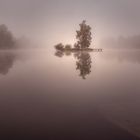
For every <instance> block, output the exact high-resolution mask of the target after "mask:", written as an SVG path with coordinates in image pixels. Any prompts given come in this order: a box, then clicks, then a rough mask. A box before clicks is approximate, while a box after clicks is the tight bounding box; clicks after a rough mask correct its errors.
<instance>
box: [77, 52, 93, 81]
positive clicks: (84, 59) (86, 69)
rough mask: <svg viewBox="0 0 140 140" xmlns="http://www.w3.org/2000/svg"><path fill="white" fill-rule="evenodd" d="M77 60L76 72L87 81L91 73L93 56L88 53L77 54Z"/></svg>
mask: <svg viewBox="0 0 140 140" xmlns="http://www.w3.org/2000/svg"><path fill="white" fill-rule="evenodd" d="M75 57H76V58H77V61H76V70H79V71H80V74H79V76H81V77H82V78H83V79H86V76H87V75H89V74H90V73H91V63H92V61H91V56H90V54H89V53H88V52H78V53H76V54H75Z"/></svg>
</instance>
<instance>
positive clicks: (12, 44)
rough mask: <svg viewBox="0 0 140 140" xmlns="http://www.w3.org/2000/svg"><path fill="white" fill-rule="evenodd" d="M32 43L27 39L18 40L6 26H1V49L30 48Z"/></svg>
mask: <svg viewBox="0 0 140 140" xmlns="http://www.w3.org/2000/svg"><path fill="white" fill-rule="evenodd" d="M29 47H31V42H30V40H29V39H28V38H26V37H21V38H18V39H17V38H16V37H15V36H14V35H13V33H12V32H11V31H10V30H9V29H8V27H7V26H6V25H5V24H1V25H0V49H1V50H2V49H4V50H5V49H17V48H18V49H19V48H29Z"/></svg>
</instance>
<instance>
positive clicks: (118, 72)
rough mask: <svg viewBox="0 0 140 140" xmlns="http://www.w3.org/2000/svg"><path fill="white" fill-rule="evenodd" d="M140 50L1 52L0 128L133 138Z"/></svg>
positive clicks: (15, 133)
mask: <svg viewBox="0 0 140 140" xmlns="http://www.w3.org/2000/svg"><path fill="white" fill-rule="evenodd" d="M139 101H140V51H133V50H131V51H109V50H105V51H103V52H92V53H85V52H84V53H75V54H69V53H68V52H67V53H66V54H61V52H56V53H55V52H49V51H47V50H34V51H15V52H13V51H1V52H0V130H1V132H0V133H1V136H2V137H5V138H9V139H12V138H13V137H14V138H17V139H32V138H38V139H43V138H46V139H49V140H59V139H62V140H63V139H64V140H69V139H70V140H82V139H84V140H88V139H91V140H93V139H96V140H98V139H99V140H100V139H108V140H118V139H119V140H125V139H127V140H135V139H139V138H138V137H139V136H140V135H139V134H140V111H139V106H140V102H139Z"/></svg>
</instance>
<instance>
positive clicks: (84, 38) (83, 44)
mask: <svg viewBox="0 0 140 140" xmlns="http://www.w3.org/2000/svg"><path fill="white" fill-rule="evenodd" d="M79 26H80V30H79V31H76V33H77V34H76V38H77V40H78V41H77V43H76V44H75V48H77V49H85V48H88V47H89V46H90V44H91V40H92V37H91V35H92V34H91V27H90V26H89V25H87V24H86V21H85V20H83V22H82V23H81V24H79Z"/></svg>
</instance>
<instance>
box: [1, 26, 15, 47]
mask: <svg viewBox="0 0 140 140" xmlns="http://www.w3.org/2000/svg"><path fill="white" fill-rule="evenodd" d="M15 47H16V39H15V38H14V36H13V34H12V33H11V31H9V30H8V28H7V26H6V25H4V24H2V25H0V49H11V48H15Z"/></svg>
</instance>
